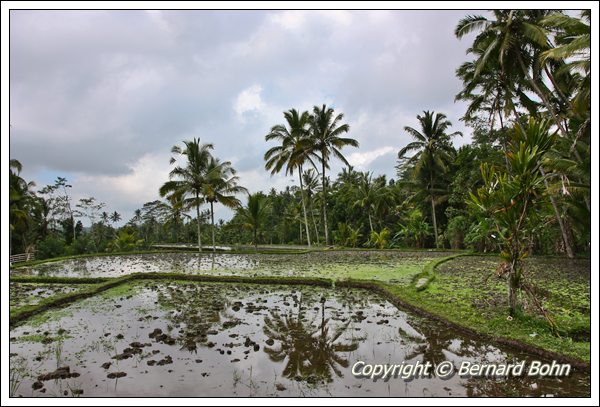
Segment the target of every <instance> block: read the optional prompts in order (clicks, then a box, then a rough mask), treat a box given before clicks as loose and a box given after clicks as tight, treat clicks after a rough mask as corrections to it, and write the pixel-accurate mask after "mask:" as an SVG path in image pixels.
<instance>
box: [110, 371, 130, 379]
mask: <svg viewBox="0 0 600 407" xmlns="http://www.w3.org/2000/svg"><path fill="white" fill-rule="evenodd" d="M125 376H127V373H125V372H112V373H109V374H107V375H106V377H108V378H109V379H118V378H119V377H125Z"/></svg>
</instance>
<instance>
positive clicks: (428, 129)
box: [398, 111, 462, 247]
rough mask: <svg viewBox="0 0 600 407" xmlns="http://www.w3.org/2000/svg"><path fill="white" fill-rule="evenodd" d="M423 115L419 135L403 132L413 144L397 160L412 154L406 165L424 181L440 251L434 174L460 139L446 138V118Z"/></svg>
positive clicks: (448, 124) (420, 119) (441, 168)
mask: <svg viewBox="0 0 600 407" xmlns="http://www.w3.org/2000/svg"><path fill="white" fill-rule="evenodd" d="M434 113H435V112H429V111H424V112H423V116H421V115H417V119H418V120H419V122H420V123H421V131H420V132H419V131H418V130H415V129H414V128H412V127H409V126H406V127H404V130H405V131H406V132H407V133H408V134H409V135H410V136H412V138H414V139H415V140H416V141H413V142H411V143H409V144H408V145H406V146H405V147H404V148H402V150H400V151H399V152H398V158H399V159H400V160H403V159H407V158H406V154H407V153H409V152H412V151H414V152H415V154H413V155H412V156H411V157H410V158H408V159H407V163H408V164H414V165H415V167H414V172H415V175H417V176H418V177H422V178H425V179H426V181H427V184H428V185H427V186H426V188H427V191H428V192H429V198H430V201H431V218H432V221H433V231H434V234H435V246H436V247H439V240H438V229H437V218H436V213H435V199H436V184H435V181H436V178H435V176H434V174H436V172H439V171H442V172H443V171H444V170H445V169H446V165H447V163H448V161H449V159H450V156H451V155H452V154H454V148H453V147H452V144H451V141H450V140H451V138H452V137H453V136H462V133H461V132H459V131H456V132H454V133H451V134H447V133H446V130H447V129H448V128H449V127H450V126H452V123H450V121H448V120H446V115H445V114H443V113H437V114H435V117H434Z"/></svg>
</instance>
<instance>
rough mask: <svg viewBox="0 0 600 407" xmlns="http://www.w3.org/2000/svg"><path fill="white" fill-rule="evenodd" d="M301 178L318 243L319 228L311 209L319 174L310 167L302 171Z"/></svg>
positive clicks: (317, 186)
mask: <svg viewBox="0 0 600 407" xmlns="http://www.w3.org/2000/svg"><path fill="white" fill-rule="evenodd" d="M302 180H303V181H304V188H305V189H306V199H307V201H308V210H309V211H310V216H311V217H312V222H313V226H314V228H315V238H316V239H317V244H319V243H320V242H319V229H318V228H317V221H316V219H315V211H314V209H313V202H314V197H315V196H316V193H317V189H318V188H319V174H318V173H317V172H316V171H315V170H314V169H312V168H309V169H308V170H306V171H304V172H303V173H302Z"/></svg>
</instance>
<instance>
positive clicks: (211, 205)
mask: <svg viewBox="0 0 600 407" xmlns="http://www.w3.org/2000/svg"><path fill="white" fill-rule="evenodd" d="M210 224H211V229H212V230H211V232H212V244H213V245H212V246H213V253H214V252H216V251H217V247H216V246H215V211H214V209H213V203H212V202H211V203H210Z"/></svg>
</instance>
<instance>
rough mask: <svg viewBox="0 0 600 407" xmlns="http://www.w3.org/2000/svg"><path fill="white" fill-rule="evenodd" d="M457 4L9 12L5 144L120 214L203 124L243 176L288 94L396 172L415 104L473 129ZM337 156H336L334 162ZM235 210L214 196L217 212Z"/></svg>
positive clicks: (32, 168)
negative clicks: (324, 113)
mask: <svg viewBox="0 0 600 407" xmlns="http://www.w3.org/2000/svg"><path fill="white" fill-rule="evenodd" d="M466 14H468V12H467V11H148V12H146V11H11V13H10V124H11V128H10V156H11V158H16V159H18V160H20V161H21V163H22V164H23V166H24V170H23V175H24V177H25V178H26V179H28V180H34V181H35V182H36V183H37V185H38V187H43V186H45V185H47V184H50V183H53V180H54V179H55V178H56V176H59V175H60V176H63V177H66V178H67V179H68V180H69V182H70V183H71V184H72V185H73V189H72V191H73V195H74V198H75V199H76V200H77V199H79V198H82V197H88V196H93V197H96V198H97V199H98V200H100V201H102V202H105V203H106V204H107V206H106V210H109V211H113V210H116V211H118V212H120V213H122V214H123V215H124V216H123V217H124V220H125V221H126V220H128V219H129V218H130V217H131V215H132V213H133V211H134V210H135V209H136V208H139V207H141V206H142V205H143V204H144V203H145V202H147V201H151V200H154V199H158V192H157V190H158V187H159V186H160V184H161V183H163V182H164V181H166V180H167V176H168V175H167V174H168V172H169V157H170V148H171V146H173V145H174V144H180V143H181V141H182V140H187V139H191V138H192V137H199V138H200V139H201V140H202V141H203V142H211V143H213V144H214V146H215V150H214V152H215V155H216V156H218V157H219V158H221V159H223V160H230V161H231V162H232V163H233V165H234V167H235V168H236V169H237V170H238V171H239V176H240V181H241V184H242V185H243V186H246V187H247V188H248V189H250V190H251V191H256V190H265V191H267V190H268V189H270V188H271V187H275V188H277V189H281V188H282V187H283V186H285V185H286V184H287V185H289V184H291V183H293V182H297V181H296V180H295V178H286V177H284V176H283V175H279V176H273V177H271V176H270V175H269V174H268V173H267V172H266V171H265V170H264V161H263V158H262V157H263V154H264V152H265V151H266V150H267V148H268V147H269V145H268V144H267V143H266V142H265V141H264V136H265V134H266V133H267V132H268V130H269V128H270V127H271V126H272V125H274V124H278V123H281V122H283V116H282V112H283V111H284V110H287V109H290V108H297V109H301V110H309V109H311V108H312V106H313V105H316V104H322V103H326V104H327V105H330V106H332V107H334V108H335V110H336V112H343V113H344V114H345V119H346V122H347V123H348V124H350V127H351V132H350V136H351V137H353V138H355V139H357V140H358V141H359V142H360V148H359V149H347V150H346V151H345V154H346V157H348V159H349V161H350V162H351V164H353V165H355V167H356V168H357V169H359V170H369V171H373V172H374V173H376V174H380V173H385V174H387V175H388V176H394V175H395V171H394V165H395V163H396V154H397V151H398V150H399V149H400V148H401V147H403V146H404V145H405V144H406V143H407V142H408V141H409V138H408V136H407V135H406V134H405V133H404V131H403V127H404V126H413V127H417V126H418V123H417V120H416V115H417V114H419V113H421V112H422V111H423V110H435V111H440V112H444V113H445V114H446V115H447V116H448V118H449V119H450V120H451V121H452V123H453V124H454V127H453V129H455V130H461V131H463V132H464V133H465V136H464V137H463V138H462V139H457V140H455V144H456V145H461V144H464V143H466V142H468V141H469V133H470V132H469V129H465V128H464V126H463V124H462V122H460V121H459V118H460V117H461V116H462V114H463V113H464V109H465V108H464V105H462V104H459V103H454V95H455V94H456V93H457V92H458V91H459V89H460V82H459V81H458V80H457V79H456V78H455V76H454V71H455V69H456V68H457V67H458V66H459V65H460V64H461V63H462V62H464V61H465V60H466V58H467V56H466V55H465V50H466V49H467V47H468V46H469V40H468V39H463V40H462V41H459V40H458V39H456V38H455V36H454V34H453V30H454V27H455V26H456V24H457V22H458V20H459V19H460V18H461V17H463V16H465V15H466ZM340 169H341V166H340V165H334V166H333V168H332V170H333V173H334V174H335V173H337V171H339V170H340ZM230 216H231V213H230V212H229V211H227V210H223V209H219V210H218V212H217V218H219V217H221V218H225V219H227V218H229V217H230Z"/></svg>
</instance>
